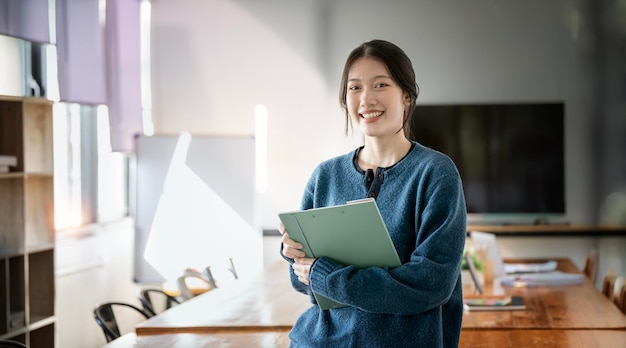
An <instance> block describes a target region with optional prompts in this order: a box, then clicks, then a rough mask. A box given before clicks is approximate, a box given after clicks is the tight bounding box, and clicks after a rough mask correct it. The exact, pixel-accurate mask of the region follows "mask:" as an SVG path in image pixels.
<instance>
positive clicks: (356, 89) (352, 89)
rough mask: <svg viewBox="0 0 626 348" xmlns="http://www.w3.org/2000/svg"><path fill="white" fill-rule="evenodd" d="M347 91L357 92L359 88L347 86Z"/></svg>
mask: <svg viewBox="0 0 626 348" xmlns="http://www.w3.org/2000/svg"><path fill="white" fill-rule="evenodd" d="M348 89H349V90H351V91H358V90H360V89H361V87H360V86H356V85H352V86H348Z"/></svg>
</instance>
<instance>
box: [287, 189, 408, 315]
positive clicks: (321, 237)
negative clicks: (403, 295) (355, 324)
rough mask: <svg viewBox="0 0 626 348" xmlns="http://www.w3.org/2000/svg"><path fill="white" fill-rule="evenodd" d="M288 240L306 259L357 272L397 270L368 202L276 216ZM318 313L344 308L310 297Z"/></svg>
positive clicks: (385, 234) (374, 207) (394, 254)
mask: <svg viewBox="0 0 626 348" xmlns="http://www.w3.org/2000/svg"><path fill="white" fill-rule="evenodd" d="M278 216H279V218H280V220H281V221H282V223H283V224H284V225H285V229H286V230H287V233H289V237H290V238H291V239H293V240H295V241H296V242H299V243H301V244H302V245H303V248H302V251H304V253H305V254H306V256H307V257H310V258H317V257H321V256H326V257H329V258H331V259H333V260H334V261H335V262H338V263H340V264H343V265H354V266H357V267H360V268H366V267H371V266H377V267H398V266H400V265H401V262H400V258H399V257H398V253H397V252H396V248H395V246H394V245H393V242H392V240H391V237H389V232H388V231H387V227H386V226H385V223H384V222H383V219H382V217H381V215H380V211H379V210H378V206H377V205H376V201H375V200H374V199H372V198H368V199H364V200H358V201H351V202H348V203H346V204H342V205H336V206H331V207H324V208H315V209H309V210H300V211H292V212H286V213H280V214H278ZM313 295H314V296H315V299H316V301H317V304H318V305H319V306H320V308H321V309H324V310H325V309H331V308H340V307H345V305H344V304H341V303H337V302H336V301H333V300H331V299H329V298H327V297H325V296H322V295H319V294H317V293H313Z"/></svg>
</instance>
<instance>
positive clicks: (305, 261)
mask: <svg viewBox="0 0 626 348" xmlns="http://www.w3.org/2000/svg"><path fill="white" fill-rule="evenodd" d="M313 262H315V259H309V258H306V257H298V258H296V262H295V263H294V264H293V265H291V268H293V273H295V274H296V276H298V280H299V281H300V282H302V283H303V284H306V285H309V272H311V265H313Z"/></svg>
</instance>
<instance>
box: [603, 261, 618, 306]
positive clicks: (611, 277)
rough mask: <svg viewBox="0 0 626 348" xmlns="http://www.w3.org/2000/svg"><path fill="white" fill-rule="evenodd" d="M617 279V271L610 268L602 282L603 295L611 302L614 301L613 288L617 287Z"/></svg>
mask: <svg viewBox="0 0 626 348" xmlns="http://www.w3.org/2000/svg"><path fill="white" fill-rule="evenodd" d="M616 278H617V274H616V272H615V270H614V269H613V268H609V270H608V271H606V274H605V275H604V279H603V281H602V294H603V295H604V296H606V297H607V298H608V299H609V300H613V288H614V287H615V279H616Z"/></svg>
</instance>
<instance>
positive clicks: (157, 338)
mask: <svg viewBox="0 0 626 348" xmlns="http://www.w3.org/2000/svg"><path fill="white" fill-rule="evenodd" d="M288 334H289V333H288V332H285V331H283V332H247V333H238V334H229V333H212V334H190V333H183V334H163V335H148V336H137V335H136V334H134V333H129V334H126V335H124V336H122V337H120V338H118V339H116V340H113V341H111V342H110V343H108V344H107V345H105V346H103V347H102V348H131V347H133V348H159V347H167V348H190V347H191V348H193V347H203V348H209V347H216V348H218V347H219V348H224V347H267V348H283V347H284V348H287V347H289V343H290V341H289V337H288Z"/></svg>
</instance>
